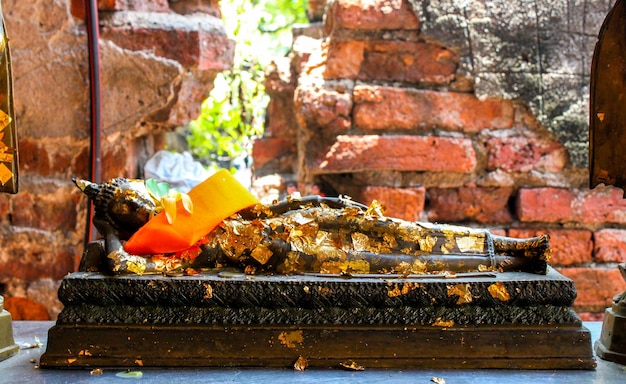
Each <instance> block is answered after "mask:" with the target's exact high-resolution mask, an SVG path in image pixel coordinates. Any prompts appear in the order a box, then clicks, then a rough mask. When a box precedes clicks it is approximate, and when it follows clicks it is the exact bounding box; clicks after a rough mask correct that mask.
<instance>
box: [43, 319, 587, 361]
mask: <svg viewBox="0 0 626 384" xmlns="http://www.w3.org/2000/svg"><path fill="white" fill-rule="evenodd" d="M299 358H304V359H306V361H307V363H308V366H309V367H324V368H328V367H331V368H332V367H337V368H340V367H341V365H342V363H345V362H346V361H354V362H355V363H356V364H358V365H360V366H363V367H365V368H396V369H482V368H497V369H594V368H595V366H596V361H595V359H594V357H593V352H592V346H591V336H590V333H589V331H588V330H587V329H586V328H585V327H582V326H575V325H566V326H484V327H483V326H479V327H451V328H441V327H427V326H422V327H404V326H349V327H346V326H341V327H327V326H307V325H303V326H282V327H281V326H254V325H250V326H188V325H185V326H165V325H158V326H154V325H152V326H150V325H146V326H141V325H109V324H107V325H93V324H60V325H59V324H57V325H56V326H54V327H52V328H51V329H50V331H49V337H48V346H47V350H46V352H45V353H44V354H43V355H42V357H41V361H40V366H41V367H42V368H65V369H72V368H96V367H98V368H105V367H134V368H138V367H280V368H293V366H294V363H295V362H296V361H297V360H298V359H299Z"/></svg>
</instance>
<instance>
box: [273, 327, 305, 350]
mask: <svg viewBox="0 0 626 384" xmlns="http://www.w3.org/2000/svg"><path fill="white" fill-rule="evenodd" d="M278 340H280V343H281V344H282V345H284V346H286V347H287V348H296V347H297V346H296V344H302V342H304V336H303V335H302V331H300V330H298V331H293V332H281V333H280V334H279V335H278Z"/></svg>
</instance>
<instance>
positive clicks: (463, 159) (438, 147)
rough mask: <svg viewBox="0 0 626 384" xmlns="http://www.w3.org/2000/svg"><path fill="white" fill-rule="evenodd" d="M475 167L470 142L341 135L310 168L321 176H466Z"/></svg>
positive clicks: (446, 138)
mask: <svg viewBox="0 0 626 384" xmlns="http://www.w3.org/2000/svg"><path fill="white" fill-rule="evenodd" d="M475 167H476V153H475V151H474V148H473V146H472V141H471V140H470V139H462V138H449V137H430V136H426V137H424V136H377V135H368V136H346V135H340V136H338V137H337V139H336V141H335V142H334V143H333V144H332V145H331V146H330V147H328V148H327V150H325V151H323V153H322V154H321V157H319V158H318V160H317V163H316V164H313V165H312V167H311V168H317V169H318V170H319V171H322V172H354V171H362V170H397V171H430V172H461V173H468V172H471V171H472V170H473V169H474V168H475Z"/></svg>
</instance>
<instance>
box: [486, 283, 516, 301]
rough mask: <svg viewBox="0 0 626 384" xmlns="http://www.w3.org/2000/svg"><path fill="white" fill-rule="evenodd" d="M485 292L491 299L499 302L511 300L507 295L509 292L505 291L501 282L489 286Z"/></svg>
mask: <svg viewBox="0 0 626 384" xmlns="http://www.w3.org/2000/svg"><path fill="white" fill-rule="evenodd" d="M487 290H488V291H489V293H490V294H491V297H493V298H494V299H498V300H500V301H509V300H511V295H509V291H508V290H507V289H506V286H505V285H504V283H502V282H501V281H499V282H497V283H493V284H491V285H490V286H489V287H488V288H487Z"/></svg>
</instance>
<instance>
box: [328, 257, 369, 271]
mask: <svg viewBox="0 0 626 384" xmlns="http://www.w3.org/2000/svg"><path fill="white" fill-rule="evenodd" d="M320 273H323V274H334V275H338V274H346V273H363V274H366V273H370V263H369V262H367V261H365V260H350V261H325V262H323V263H322V265H321V267H320Z"/></svg>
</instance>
